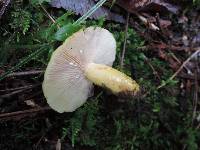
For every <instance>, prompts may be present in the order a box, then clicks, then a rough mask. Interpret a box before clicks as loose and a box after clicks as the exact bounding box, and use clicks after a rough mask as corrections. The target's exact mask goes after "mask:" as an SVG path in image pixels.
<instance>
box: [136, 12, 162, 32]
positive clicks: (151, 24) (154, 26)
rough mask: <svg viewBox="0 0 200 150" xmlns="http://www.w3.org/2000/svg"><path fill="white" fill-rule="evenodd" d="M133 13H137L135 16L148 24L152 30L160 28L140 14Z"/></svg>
mask: <svg viewBox="0 0 200 150" xmlns="http://www.w3.org/2000/svg"><path fill="white" fill-rule="evenodd" d="M135 14H136V15H137V17H138V18H139V19H140V20H141V21H142V22H143V23H144V24H145V25H148V26H149V28H150V29H152V30H154V31H158V30H160V29H159V27H157V26H156V25H155V24H153V23H149V22H148V20H147V19H146V18H145V17H143V16H142V15H140V14H138V13H136V12H135Z"/></svg>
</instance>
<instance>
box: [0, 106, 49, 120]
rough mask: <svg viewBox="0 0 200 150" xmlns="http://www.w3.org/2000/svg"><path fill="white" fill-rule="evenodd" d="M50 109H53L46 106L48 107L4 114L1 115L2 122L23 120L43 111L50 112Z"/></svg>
mask: <svg viewBox="0 0 200 150" xmlns="http://www.w3.org/2000/svg"><path fill="white" fill-rule="evenodd" d="M50 109H51V108H50V107H49V106H46V107H40V108H34V109H29V110H23V111H16V112H11V113H3V114H0V122H1V121H8V120H13V119H22V118H24V117H27V116H32V115H33V114H34V113H41V112H43V111H46V110H50Z"/></svg>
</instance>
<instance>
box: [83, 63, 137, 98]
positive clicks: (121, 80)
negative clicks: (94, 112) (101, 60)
mask: <svg viewBox="0 0 200 150" xmlns="http://www.w3.org/2000/svg"><path fill="white" fill-rule="evenodd" d="M85 75H86V77H87V78H88V79H89V80H90V81H92V82H93V83H94V84H96V85H98V86H101V87H106V88H108V89H109V90H111V92H113V94H115V95H117V94H120V93H126V92H128V93H130V92H131V93H133V94H134V95H135V94H136V93H137V92H138V91H139V85H138V84H137V83H136V82H135V81H134V80H133V79H131V78H130V77H128V76H127V75H125V74H124V73H122V72H120V71H118V70H116V69H113V68H111V67H109V66H106V65H102V64H95V63H90V64H88V65H87V66H86V68H85Z"/></svg>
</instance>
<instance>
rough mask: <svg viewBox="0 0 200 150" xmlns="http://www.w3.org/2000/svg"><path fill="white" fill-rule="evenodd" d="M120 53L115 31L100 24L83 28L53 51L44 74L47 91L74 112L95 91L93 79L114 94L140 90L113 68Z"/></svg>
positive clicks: (51, 100) (60, 107)
mask: <svg viewBox="0 0 200 150" xmlns="http://www.w3.org/2000/svg"><path fill="white" fill-rule="evenodd" d="M115 55H116V41H115V39H114V37H113V35H112V34H111V33H110V32H109V31H108V30H106V29H103V28H100V27H88V28H86V29H84V30H83V29H82V30H80V31H78V32H76V33H74V34H73V35H72V36H70V37H69V38H67V39H66V41H65V42H64V43H63V44H62V45H61V46H60V47H58V48H57V49H56V50H55V51H54V52H53V54H52V56H51V59H50V62H49V64H48V66H47V69H46V71H45V74H44V81H43V85H42V88H43V93H44V96H45V97H46V99H47V103H48V104H49V105H50V107H52V108H53V109H54V110H56V111H57V112H59V113H62V112H72V111H74V110H76V109H77V108H78V107H80V106H81V105H83V104H84V103H85V101H86V100H87V98H88V97H89V96H90V95H91V90H92V88H93V83H94V84H96V85H98V86H101V87H105V88H107V89H109V90H110V91H111V92H112V93H113V94H115V95H117V94H119V93H123V92H124V93H126V92H129V93H133V94H135V93H137V92H138V91H139V85H138V84H137V83H136V82H135V81H134V80H132V79H131V78H130V77H128V76H126V75H125V74H124V73H121V72H119V71H118V70H116V69H113V68H111V67H110V66H112V64H113V61H114V60H115Z"/></svg>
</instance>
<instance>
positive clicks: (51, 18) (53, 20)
mask: <svg viewBox="0 0 200 150" xmlns="http://www.w3.org/2000/svg"><path fill="white" fill-rule="evenodd" d="M40 6H41V8H42V10H43V11H44V12H45V13H46V15H47V16H48V17H49V19H50V20H51V21H52V22H53V23H56V21H55V19H53V17H51V15H50V14H49V13H48V11H47V10H46V9H45V8H44V7H43V6H42V5H41V4H40Z"/></svg>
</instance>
